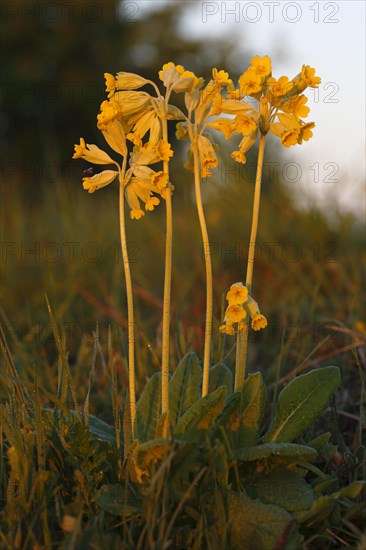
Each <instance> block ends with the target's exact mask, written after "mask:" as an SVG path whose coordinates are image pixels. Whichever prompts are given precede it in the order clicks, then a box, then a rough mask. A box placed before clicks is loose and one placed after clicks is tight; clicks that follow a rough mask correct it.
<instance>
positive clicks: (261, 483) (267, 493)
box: [245, 466, 314, 512]
mask: <svg viewBox="0 0 366 550" xmlns="http://www.w3.org/2000/svg"><path fill="white" fill-rule="evenodd" d="M245 490H246V491H247V493H248V495H249V496H250V497H251V498H259V499H260V500H262V501H263V502H265V503H267V504H277V505H278V506H282V508H285V510H287V511H288V512H299V511H302V510H308V509H309V508H310V507H311V505H312V504H313V502H314V491H313V489H312V488H311V487H310V486H309V485H308V484H307V483H306V482H305V481H304V480H303V479H302V478H301V477H300V476H298V475H297V474H296V473H295V472H293V471H292V470H290V469H289V468H286V466H278V467H277V468H275V469H274V470H272V471H271V472H269V473H267V474H266V476H265V477H261V478H259V479H257V480H255V481H253V482H252V483H250V484H249V485H246V486H245Z"/></svg>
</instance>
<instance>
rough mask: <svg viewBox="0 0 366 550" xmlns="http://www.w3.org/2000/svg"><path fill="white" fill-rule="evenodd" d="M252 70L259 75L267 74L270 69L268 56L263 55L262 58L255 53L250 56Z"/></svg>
mask: <svg viewBox="0 0 366 550" xmlns="http://www.w3.org/2000/svg"><path fill="white" fill-rule="evenodd" d="M251 68H252V69H253V71H254V72H255V73H256V74H257V75H260V76H268V75H269V74H270V73H271V71H272V67H271V59H270V58H269V57H268V55H265V56H264V57H262V59H261V58H260V57H259V55H256V56H255V57H253V58H252V67H251Z"/></svg>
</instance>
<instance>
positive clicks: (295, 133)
mask: <svg viewBox="0 0 366 550" xmlns="http://www.w3.org/2000/svg"><path fill="white" fill-rule="evenodd" d="M298 139H299V130H287V131H286V132H283V134H281V143H282V145H283V146H284V147H291V145H296V144H297V142H298Z"/></svg>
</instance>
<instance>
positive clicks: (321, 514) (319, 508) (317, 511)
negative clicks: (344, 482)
mask: <svg viewBox="0 0 366 550" xmlns="http://www.w3.org/2000/svg"><path fill="white" fill-rule="evenodd" d="M365 485H366V482H365V481H354V482H353V483H351V484H350V485H348V486H347V487H343V489H341V490H340V491H337V492H336V493H332V494H331V495H325V496H321V497H319V498H318V499H317V500H316V501H315V502H314V504H313V505H312V507H311V508H310V510H308V511H306V512H303V513H300V514H299V515H297V516H296V517H297V521H298V522H300V523H305V522H307V521H309V520H311V522H312V524H313V523H317V522H321V521H323V519H324V518H326V517H327V516H328V515H329V514H330V513H331V512H332V509H333V506H334V505H335V504H336V503H337V501H338V500H339V499H340V498H342V497H348V498H356V497H357V496H358V495H359V494H360V492H361V491H362V489H363V488H364V487H365Z"/></svg>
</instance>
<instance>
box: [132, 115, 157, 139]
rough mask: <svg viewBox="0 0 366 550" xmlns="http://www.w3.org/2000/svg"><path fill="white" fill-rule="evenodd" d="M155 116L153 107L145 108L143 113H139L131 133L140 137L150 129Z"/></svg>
mask: <svg viewBox="0 0 366 550" xmlns="http://www.w3.org/2000/svg"><path fill="white" fill-rule="evenodd" d="M156 118H157V116H156V113H155V111H154V110H153V109H148V110H146V111H145V112H144V113H142V114H141V116H140V118H139V119H138V121H137V122H136V124H135V125H134V127H133V134H135V135H136V136H138V138H141V139H142V138H143V137H144V136H145V134H146V133H147V132H148V131H149V130H150V128H151V127H152V125H153V123H154V121H155V119H156ZM138 138H137V139H136V142H137V141H138ZM131 141H133V142H134V139H131Z"/></svg>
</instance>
